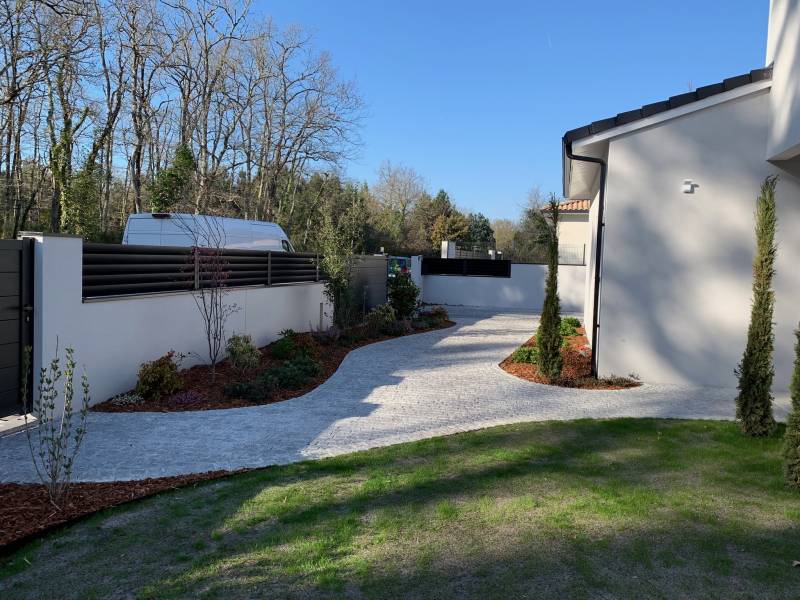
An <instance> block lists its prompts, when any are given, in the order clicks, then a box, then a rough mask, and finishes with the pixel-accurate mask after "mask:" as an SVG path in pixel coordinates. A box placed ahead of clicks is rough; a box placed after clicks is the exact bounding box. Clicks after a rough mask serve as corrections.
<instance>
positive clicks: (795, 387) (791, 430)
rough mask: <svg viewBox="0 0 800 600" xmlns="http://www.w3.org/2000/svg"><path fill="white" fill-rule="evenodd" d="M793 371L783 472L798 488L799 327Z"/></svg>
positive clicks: (799, 440)
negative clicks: (790, 408)
mask: <svg viewBox="0 0 800 600" xmlns="http://www.w3.org/2000/svg"><path fill="white" fill-rule="evenodd" d="M795 337H796V338H797V341H796V342H795V346H794V371H793V372H792V383H791V385H790V386H789V392H790V394H791V396H792V410H791V412H789V418H788V419H787V420H786V437H785V438H784V443H783V471H784V473H785V474H786V480H787V481H788V482H789V485H791V486H793V487H796V488H800V327H798V329H797V331H795Z"/></svg>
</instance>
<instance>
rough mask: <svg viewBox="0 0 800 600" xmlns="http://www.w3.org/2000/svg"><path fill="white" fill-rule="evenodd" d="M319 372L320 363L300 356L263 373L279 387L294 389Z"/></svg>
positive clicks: (320, 368) (320, 369) (320, 370)
mask: <svg viewBox="0 0 800 600" xmlns="http://www.w3.org/2000/svg"><path fill="white" fill-rule="evenodd" d="M321 372H322V365H320V364H319V363H318V362H317V361H315V360H314V359H312V358H309V357H308V356H300V357H298V358H295V359H293V360H289V361H286V362H285V363H283V364H282V365H281V366H280V367H275V368H274V369H270V370H269V371H267V372H266V373H265V374H264V375H265V376H267V377H270V378H274V380H275V382H276V383H277V385H278V386H279V387H282V388H287V389H295V388H299V387H302V386H304V385H305V384H306V383H308V382H309V380H311V379H312V378H313V377H316V376H317V375H319V374H320V373H321Z"/></svg>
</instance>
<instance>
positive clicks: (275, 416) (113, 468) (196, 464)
mask: <svg viewBox="0 0 800 600" xmlns="http://www.w3.org/2000/svg"><path fill="white" fill-rule="evenodd" d="M451 315H452V318H453V319H454V320H455V321H456V322H457V324H456V325H455V326H454V327H451V328H449V329H444V330H439V331H434V332H429V333H422V334H418V335H413V336H408V337H403V338H397V339H393V340H388V341H385V342H379V343H376V344H372V345H369V346H364V347H362V348H359V349H357V350H354V351H353V352H351V353H350V354H349V355H348V356H347V357H346V358H345V360H344V362H343V363H342V364H341V366H340V367H339V370H338V371H337V372H336V373H335V374H334V375H333V376H332V377H331V378H330V379H329V380H328V381H326V382H325V383H324V384H323V385H321V386H319V387H318V388H316V389H315V390H313V391H311V392H310V393H308V394H306V395H304V396H301V397H298V398H294V399H291V400H286V401H284V402H280V403H277V404H270V405H265V406H253V407H247V408H233V409H227V410H212V411H197V412H178V413H90V417H89V420H88V423H87V434H86V437H85V439H84V445H83V447H82V448H81V452H80V454H79V456H78V459H77V460H76V464H75V469H74V480H75V481H114V480H131V479H144V478H147V477H163V476H169V475H180V474H186V473H199V472H203V471H211V470H216V469H225V470H235V469H242V468H248V467H264V466H269V465H276V464H286V463H291V462H296V461H301V460H308V459H315V458H321V457H326V456H334V455H337V454H344V453H348V452H353V451H356V450H364V449H368V448H374V447H378V446H388V445H391V444H397V443H400V442H407V441H413V440H419V439H423V438H428V437H433V436H438V435H446V434H452V433H456V432H461V431H469V430H473V429H480V428H483V427H490V426H493V425H501V424H508V423H517V422H522V421H543V420H565V419H579V418H587V417H591V418H609V417H626V416H627V417H676V418H700V419H732V418H733V415H734V407H733V400H734V398H735V393H736V392H735V390H731V389H722V388H697V387H684V386H666V385H643V386H642V387H639V388H634V389H630V390H621V391H608V392H607V391H588V390H574V389H564V388H557V387H551V386H544V385H539V384H535V383H531V382H527V381H523V380H520V379H517V378H516V377H513V376H511V375H509V374H507V373H506V372H505V371H503V370H502V369H500V368H499V367H498V366H497V365H498V363H499V362H500V361H501V360H502V359H503V358H505V357H506V356H507V355H508V354H509V353H510V352H511V351H512V350H513V349H514V348H515V347H516V346H518V345H519V344H520V343H521V342H523V341H524V340H526V339H527V338H528V337H530V335H531V332H532V331H533V329H534V328H535V327H536V325H537V317H536V315H533V314H520V313H509V312H502V313H497V312H495V313H492V312H489V311H481V310H477V309H466V308H453V309H452V310H451ZM776 412H777V413H778V414H779V416H783V414H785V407H784V406H780V407H778V408H776ZM0 481H6V482H8V481H22V482H25V481H36V474H35V472H34V471H33V468H32V465H31V459H30V451H29V449H28V443H27V438H26V436H25V434H24V433H17V434H14V435H10V436H7V437H4V438H0Z"/></svg>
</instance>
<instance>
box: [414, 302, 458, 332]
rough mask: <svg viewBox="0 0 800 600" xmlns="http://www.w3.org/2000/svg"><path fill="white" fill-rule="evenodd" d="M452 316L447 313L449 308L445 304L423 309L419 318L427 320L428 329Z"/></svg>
mask: <svg viewBox="0 0 800 600" xmlns="http://www.w3.org/2000/svg"><path fill="white" fill-rule="evenodd" d="M449 317H450V315H449V314H447V309H445V308H444V307H443V306H434V307H433V308H431V309H430V310H425V311H421V312H420V313H419V315H418V318H419V319H421V320H423V321H425V323H426V329H427V328H429V327H438V326H439V325H441V324H442V323H444V322H445V321H446V320H447V319H448V318H449Z"/></svg>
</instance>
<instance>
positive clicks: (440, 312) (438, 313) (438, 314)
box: [428, 306, 450, 322]
mask: <svg viewBox="0 0 800 600" xmlns="http://www.w3.org/2000/svg"><path fill="white" fill-rule="evenodd" d="M428 315H430V316H431V317H433V318H435V319H438V320H439V322H442V321H448V320H449V319H450V314H449V313H448V312H447V309H446V308H445V307H444V306H434V307H433V308H431V309H430V310H429V311H428Z"/></svg>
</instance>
